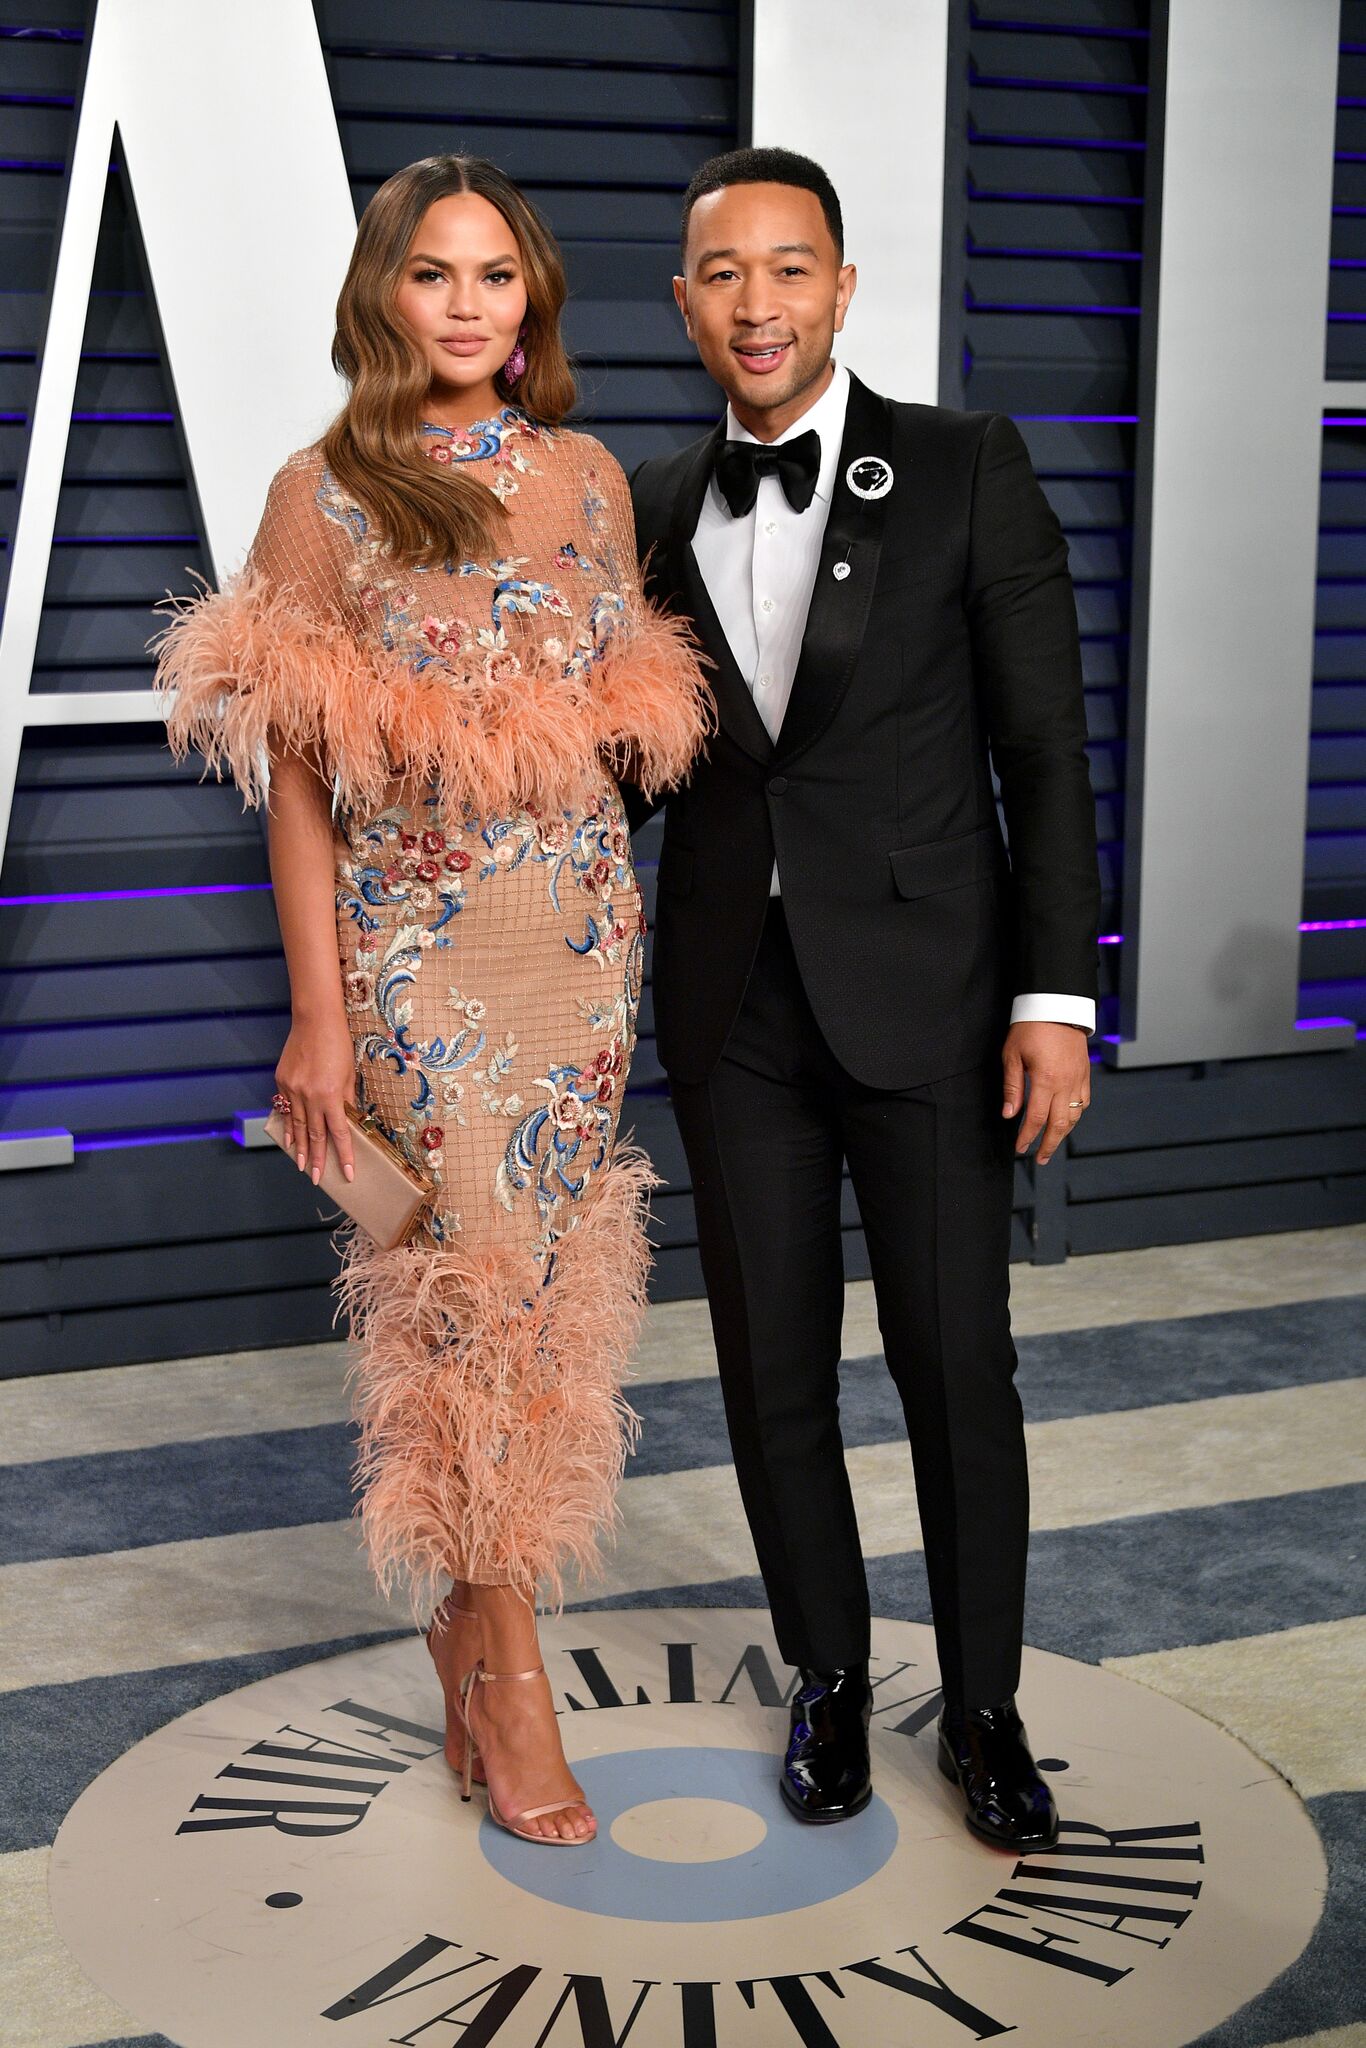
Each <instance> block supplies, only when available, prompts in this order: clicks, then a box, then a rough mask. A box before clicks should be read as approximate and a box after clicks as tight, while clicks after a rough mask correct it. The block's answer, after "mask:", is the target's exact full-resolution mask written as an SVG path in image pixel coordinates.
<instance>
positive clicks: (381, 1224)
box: [265, 1102, 436, 1252]
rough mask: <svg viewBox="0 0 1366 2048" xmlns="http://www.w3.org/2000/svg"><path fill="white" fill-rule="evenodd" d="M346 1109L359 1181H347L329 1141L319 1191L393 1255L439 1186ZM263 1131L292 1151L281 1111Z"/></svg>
mask: <svg viewBox="0 0 1366 2048" xmlns="http://www.w3.org/2000/svg"><path fill="white" fill-rule="evenodd" d="M345 1108H346V1118H347V1122H348V1123H349V1124H350V1125H351V1130H352V1136H353V1140H354V1142H353V1145H352V1151H353V1153H354V1155H355V1170H356V1177H355V1179H354V1180H348V1179H347V1178H346V1176H345V1174H344V1173H343V1172H342V1170H341V1162H340V1161H339V1159H338V1158H337V1150H336V1147H335V1145H334V1144H333V1143H332V1140H331V1138H330V1137H329V1138H328V1141H327V1163H326V1165H325V1166H324V1167H323V1170H322V1178H321V1180H320V1181H319V1182H318V1186H319V1189H320V1190H321V1192H322V1193H323V1194H325V1195H327V1196H328V1197H329V1199H330V1200H332V1201H334V1202H335V1203H336V1204H337V1207H338V1208H339V1209H344V1210H345V1211H346V1213H347V1215H348V1216H352V1217H354V1218H355V1220H356V1222H357V1223H359V1225H360V1227H361V1229H362V1230H363V1231H364V1232H365V1233H366V1235H367V1236H368V1237H373V1239H374V1240H375V1243H376V1244H377V1245H379V1246H380V1247H381V1249H382V1250H384V1251H386V1252H387V1251H392V1250H393V1248H394V1246H395V1245H399V1244H406V1243H407V1242H408V1240H409V1238H410V1237H411V1236H412V1234H413V1231H414V1229H415V1228H416V1225H417V1221H418V1218H419V1217H420V1216H421V1214H422V1211H423V1210H424V1209H425V1208H426V1206H427V1204H428V1203H429V1202H430V1201H431V1199H432V1196H433V1195H434V1194H435V1193H436V1186H435V1183H434V1182H432V1181H430V1180H428V1178H427V1176H426V1175H425V1174H422V1173H418V1172H417V1170H416V1168H414V1167H411V1166H410V1165H409V1164H408V1162H407V1160H406V1159H405V1158H404V1157H403V1155H402V1153H401V1152H400V1151H399V1150H398V1147H397V1146H396V1145H392V1144H391V1143H390V1142H389V1140H388V1139H387V1138H386V1137H383V1136H382V1135H381V1134H380V1132H379V1131H377V1130H376V1129H375V1126H374V1124H373V1123H372V1122H371V1121H370V1119H369V1118H368V1117H363V1116H362V1115H361V1114H360V1112H359V1110H356V1109H353V1108H352V1106H351V1104H350V1103H349V1102H348V1103H347V1104H346V1105H345ZM265 1131H266V1136H267V1137H268V1138H273V1139H274V1141H275V1143H276V1144H277V1145H278V1146H279V1147H280V1150H281V1151H282V1152H288V1151H289V1148H288V1146H287V1145H286V1143H285V1120H284V1118H283V1116H281V1114H280V1112H279V1110H278V1109H273V1110H272V1111H271V1113H270V1115H269V1116H268V1117H267V1118H266V1123H265ZM289 1156H290V1158H291V1159H292V1158H293V1156H294V1155H293V1153H292V1152H291V1153H289Z"/></svg>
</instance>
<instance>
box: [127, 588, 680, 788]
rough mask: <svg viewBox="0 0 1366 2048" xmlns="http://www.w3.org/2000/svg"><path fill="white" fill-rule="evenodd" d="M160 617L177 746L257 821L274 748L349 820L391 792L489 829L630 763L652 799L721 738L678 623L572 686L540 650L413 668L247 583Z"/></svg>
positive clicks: (161, 687) (610, 643)
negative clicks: (316, 763)
mask: <svg viewBox="0 0 1366 2048" xmlns="http://www.w3.org/2000/svg"><path fill="white" fill-rule="evenodd" d="M166 609H167V610H168V612H169V613H170V615H171V616H170V623H169V625H168V626H167V627H166V629H165V630H164V632H162V633H161V634H160V635H159V636H158V637H157V638H156V639H155V640H154V641H153V642H152V643H151V645H152V650H153V651H154V652H155V653H156V655H157V674H156V687H157V689H158V691H159V692H160V694H161V696H162V700H163V703H164V704H165V707H166V726H167V734H168V737H169V740H170V744H171V747H172V749H173V751H174V752H175V754H176V755H177V757H178V758H183V757H184V756H185V755H186V754H187V753H188V752H189V751H190V750H191V749H192V748H197V749H198V751H199V752H200V753H201V754H202V755H203V757H204V760H205V762H206V764H207V768H208V770H210V771H211V772H212V773H213V774H214V775H215V776H217V777H218V778H219V779H220V780H221V779H222V777H223V775H224V773H225V772H226V773H227V774H228V775H230V776H231V777H232V779H233V781H234V782H236V784H237V787H238V788H239V789H240V790H241V792H242V795H243V797H244V799H245V800H246V802H247V803H248V804H259V803H261V801H262V800H263V798H264V796H265V794H266V789H267V786H268V782H269V757H270V749H271V748H272V747H274V748H275V749H276V750H277V752H280V753H300V754H304V753H309V752H311V751H313V750H315V749H316V750H317V751H318V752H319V753H320V755H321V758H322V760H323V762H324V763H325V765H326V768H327V771H328V774H329V777H330V778H331V779H332V780H333V781H334V784H335V787H336V789H337V793H338V797H339V800H340V802H341V804H342V806H343V808H345V809H349V810H364V809H365V808H366V807H367V806H378V805H379V804H381V803H382V802H383V801H384V796H385V792H386V790H388V789H389V788H391V787H392V784H393V782H394V780H395V778H396V777H398V776H401V777H403V778H404V779H407V778H408V777H410V776H411V777H413V778H415V779H416V780H418V781H420V782H423V783H426V782H429V781H430V782H434V783H436V784H438V785H439V786H440V787H441V788H443V789H445V790H447V791H449V792H450V793H451V794H452V796H453V797H455V798H457V799H458V800H460V801H462V802H468V803H469V804H471V805H472V806H473V808H474V809H475V810H476V811H477V812H478V813H480V814H481V815H485V816H487V815H494V814H498V813H506V812H508V811H510V810H515V809H519V808H521V807H524V806H527V807H531V808H533V809H546V810H549V809H552V808H554V807H555V806H556V805H558V804H561V803H563V802H565V801H567V800H571V799H572V798H573V797H574V796H576V795H579V794H581V793H582V792H583V791H584V790H586V789H588V788H590V787H591V786H592V784H593V782H594V780H595V778H596V777H597V776H598V775H599V774H600V772H601V767H602V765H603V762H604V761H605V762H606V763H607V765H608V766H612V767H615V768H616V769H618V770H619V771H620V770H623V769H624V768H626V767H627V765H628V764H629V768H630V772H631V775H632V777H633V779H634V780H635V781H636V782H637V783H638V785H639V786H640V788H641V790H642V791H643V792H644V793H645V795H647V796H653V795H655V794H656V793H657V792H659V791H660V790H663V789H666V788H668V787H670V786H671V785H672V784H674V783H676V782H679V781H681V780H682V779H683V778H684V777H685V776H686V774H687V772H688V768H689V765H690V763H691V761H692V759H693V757H694V755H695V754H696V752H697V749H698V747H699V745H700V744H701V742H702V740H703V739H704V738H705V736H706V734H707V733H708V732H709V731H711V730H712V729H713V726H714V719H713V715H712V707H711V702H710V696H709V693H708V692H707V690H706V688H705V685H702V684H700V683H699V679H698V670H697V665H696V656H695V653H694V651H693V648H692V645H691V640H690V635H689V629H688V627H687V624H686V622H685V621H683V620H681V619H676V618H668V617H665V616H664V615H663V614H661V613H658V612H655V611H650V610H647V609H640V608H637V609H636V610H635V611H634V612H633V613H629V614H628V615H627V617H626V618H625V619H622V620H620V621H619V622H618V623H617V624H616V626H615V628H614V630H613V631H612V633H611V635H610V637H609V638H608V639H607V640H606V642H605V644H604V645H603V647H602V649H601V651H600V652H599V653H598V655H597V656H596V657H595V658H594V660H593V661H592V662H591V664H590V665H589V667H588V668H587V669H586V671H584V672H582V673H578V674H569V675H566V674H565V673H564V669H563V666H562V665H561V664H560V663H558V662H555V661H552V660H551V659H550V658H549V657H548V656H547V655H545V654H544V653H542V652H541V651H540V650H539V649H538V648H536V647H535V646H534V644H533V645H532V646H529V647H528V648H526V649H522V648H520V647H519V648H518V649H517V650H516V659H509V657H508V655H507V654H505V653H504V654H500V655H493V656H490V657H489V658H488V661H487V663H486V665H485V669H484V672H483V673H479V674H476V673H471V672H456V671H455V670H453V669H452V668H451V667H449V666H447V665H446V664H445V663H444V662H442V661H440V660H431V661H428V662H427V663H426V664H425V665H424V666H422V667H420V668H418V667H415V666H413V665H412V664H411V663H409V662H408V661H407V660H405V659H403V658H402V657H400V656H397V655H393V656H390V655H386V654H385V653H384V652H383V650H382V649H380V648H374V649H368V648H366V647H365V646H363V645H362V644H360V642H359V641H358V639H357V637H356V634H355V632H354V631H353V630H352V629H351V628H350V627H348V625H347V624H346V623H345V622H344V621H343V620H342V619H340V618H333V619H320V618H318V617H316V616H314V615H312V614H311V613H308V612H306V611H303V610H301V609H299V607H298V606H297V605H296V604H295V603H293V602H291V597H290V593H289V592H288V591H282V590H281V589H280V588H278V587H277V586H274V585H272V584H270V583H268V582H267V580H266V579H265V578H264V577H262V576H260V575H259V574H257V573H255V572H254V571H252V570H251V569H250V568H248V569H246V570H244V571H243V572H242V574H241V575H239V576H236V577H233V578H231V579H229V581H228V582H227V583H225V585H224V587H223V589H222V590H221V591H216V592H215V591H206V592H205V593H204V594H203V595H202V596H200V597H197V598H193V599H172V600H171V601H170V602H169V604H168V605H167V607H166Z"/></svg>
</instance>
